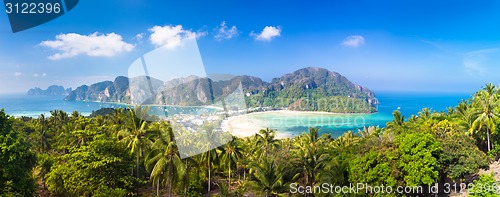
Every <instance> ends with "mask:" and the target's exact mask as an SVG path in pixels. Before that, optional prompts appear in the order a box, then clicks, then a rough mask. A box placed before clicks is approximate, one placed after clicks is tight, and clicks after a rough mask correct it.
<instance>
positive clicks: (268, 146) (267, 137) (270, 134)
mask: <svg viewBox="0 0 500 197" xmlns="http://www.w3.org/2000/svg"><path fill="white" fill-rule="evenodd" d="M255 137H256V138H257V140H256V141H255V147H256V148H259V149H257V150H256V151H257V152H258V153H263V154H265V155H266V156H267V155H268V153H269V152H270V151H271V150H273V149H274V148H277V147H279V140H278V139H276V138H275V137H276V131H274V130H272V129H269V128H266V129H261V130H260V131H259V133H258V134H255Z"/></svg>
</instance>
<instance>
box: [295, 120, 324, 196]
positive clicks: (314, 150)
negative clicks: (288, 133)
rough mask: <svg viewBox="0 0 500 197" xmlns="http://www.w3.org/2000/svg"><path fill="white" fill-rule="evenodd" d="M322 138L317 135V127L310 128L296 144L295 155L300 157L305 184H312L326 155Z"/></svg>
mask: <svg viewBox="0 0 500 197" xmlns="http://www.w3.org/2000/svg"><path fill="white" fill-rule="evenodd" d="M322 141H323V138H322V137H320V136H319V129H318V128H310V129H309V133H304V134H302V135H301V136H300V137H299V140H298V144H297V145H296V147H297V149H296V155H297V156H298V157H299V158H300V162H301V165H302V173H303V178H304V179H305V184H306V185H308V186H313V185H314V182H315V181H316V174H317V173H318V172H319V171H320V169H322V165H323V164H324V162H323V161H325V159H326V157H325V156H323V155H324V147H325V145H324V143H322Z"/></svg>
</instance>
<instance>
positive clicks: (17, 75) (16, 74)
mask: <svg viewBox="0 0 500 197" xmlns="http://www.w3.org/2000/svg"><path fill="white" fill-rule="evenodd" d="M21 75H23V73H22V72H14V76H15V77H20V76H21Z"/></svg>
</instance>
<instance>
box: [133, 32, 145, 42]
mask: <svg viewBox="0 0 500 197" xmlns="http://www.w3.org/2000/svg"><path fill="white" fill-rule="evenodd" d="M143 37H144V33H140V34H137V35H135V36H134V39H136V40H139V41H140V40H142V38H143Z"/></svg>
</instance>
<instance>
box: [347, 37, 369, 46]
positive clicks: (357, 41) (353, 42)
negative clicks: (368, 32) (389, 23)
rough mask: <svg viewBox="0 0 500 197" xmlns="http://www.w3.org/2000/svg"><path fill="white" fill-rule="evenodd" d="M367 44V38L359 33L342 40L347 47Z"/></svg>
mask: <svg viewBox="0 0 500 197" xmlns="http://www.w3.org/2000/svg"><path fill="white" fill-rule="evenodd" d="M363 44H365V38H364V37H363V36H359V35H353V36H348V37H347V38H345V39H344V41H342V43H341V45H342V46H346V47H359V46H361V45H363Z"/></svg>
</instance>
